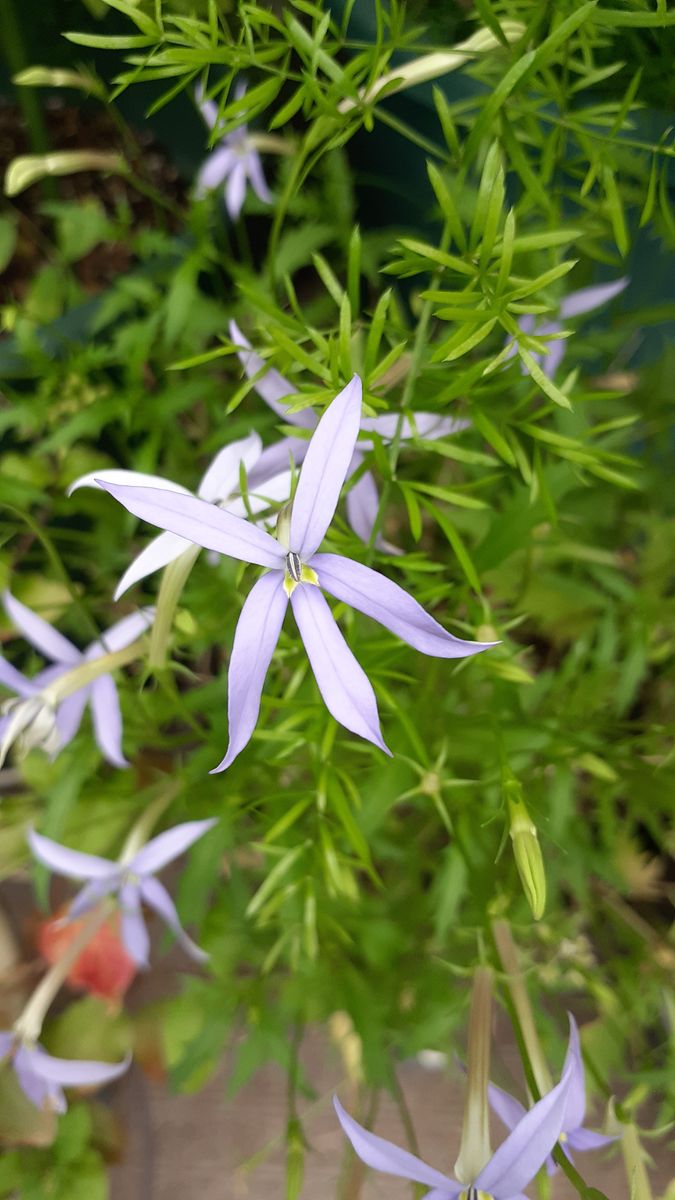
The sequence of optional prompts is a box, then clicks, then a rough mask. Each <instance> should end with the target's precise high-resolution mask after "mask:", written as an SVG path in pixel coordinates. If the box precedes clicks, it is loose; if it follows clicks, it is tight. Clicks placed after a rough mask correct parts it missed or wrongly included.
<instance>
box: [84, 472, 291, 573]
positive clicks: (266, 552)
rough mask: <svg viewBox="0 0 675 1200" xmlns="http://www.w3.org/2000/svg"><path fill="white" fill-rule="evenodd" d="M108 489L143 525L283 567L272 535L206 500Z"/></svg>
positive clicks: (280, 551) (111, 486)
mask: <svg viewBox="0 0 675 1200" xmlns="http://www.w3.org/2000/svg"><path fill="white" fill-rule="evenodd" d="M105 489H106V491H108V492H110V494H111V496H114V498H115V499H116V500H119V502H120V504H123V505H124V507H125V508H128V510H129V512H132V513H134V515H135V516H137V517H141V519H142V520H143V521H148V522H149V523H150V524H151V525H158V526H159V528H160V529H168V530H169V531H170V532H171V533H177V534H178V535H179V536H180V537H184V538H187V540H188V541H190V542H193V543H194V544H195V545H197V546H203V547H204V549H205V550H215V551H216V553H218V554H226V555H227V556H228V557H229V558H237V559H240V560H241V561H242V562H250V563H255V564H256V565H257V566H259V567H280V566H281V565H282V562H283V558H284V551H283V548H282V547H281V546H280V545H279V543H278V542H277V541H275V539H274V538H273V537H270V535H269V533H265V531H264V530H262V529H258V527H257V526H256V525H252V524H251V523H250V522H248V521H242V520H241V519H240V518H239V517H233V516H232V514H231V513H227V512H225V511H224V510H223V509H222V508H217V507H216V505H215V504H208V503H207V502H206V500H199V499H197V497H196V496H183V495H180V494H179V493H178V492H161V491H158V490H157V489H156V488H134V487H117V486H116V485H114V484H105Z"/></svg>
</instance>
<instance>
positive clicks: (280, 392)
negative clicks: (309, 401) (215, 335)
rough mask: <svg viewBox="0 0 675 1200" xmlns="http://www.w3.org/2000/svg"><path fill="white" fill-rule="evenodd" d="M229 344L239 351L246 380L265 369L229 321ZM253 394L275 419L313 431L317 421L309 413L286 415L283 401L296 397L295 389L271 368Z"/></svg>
mask: <svg viewBox="0 0 675 1200" xmlns="http://www.w3.org/2000/svg"><path fill="white" fill-rule="evenodd" d="M230 341H231V342H233V343H234V345H235V346H239V347H240V349H239V350H238V351H237V354H238V357H239V361H240V363H241V365H242V367H243V368H244V371H245V373H246V375H247V377H248V378H249V379H253V378H254V377H255V376H256V375H257V374H258V372H259V371H262V370H263V369H264V367H265V360H264V358H261V357H260V355H259V354H256V353H255V350H253V349H252V348H251V343H250V342H249V341H248V340H247V339H246V338H245V337H244V335H243V333H242V332H241V329H240V328H239V326H238V325H237V323H236V321H230ZM255 390H256V392H257V393H258V395H259V396H260V398H261V400H264V401H265V404H267V405H269V407H270V408H271V409H272V411H273V412H275V413H277V415H278V416H280V417H283V418H284V420H285V421H287V422H288V424H289V425H301V426H303V427H304V428H305V429H314V428H315V426H316V424H317V418H316V414H315V413H314V412H313V411H312V410H311V409H305V411H304V412H299V413H289V412H288V408H287V405H286V404H284V403H283V401H284V400H286V401H288V398H289V397H290V396H295V395H296V394H297V389H296V388H294V387H293V384H292V383H289V381H288V380H287V379H284V376H283V375H280V374H279V372H278V371H275V370H274V368H273V367H270V368H269V369H268V370H266V371H265V373H264V375H261V376H260V378H259V379H256V382H255Z"/></svg>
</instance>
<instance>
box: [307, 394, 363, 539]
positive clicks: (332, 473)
mask: <svg viewBox="0 0 675 1200" xmlns="http://www.w3.org/2000/svg"><path fill="white" fill-rule="evenodd" d="M361 391H362V389H361V380H360V379H359V377H358V375H355V376H354V378H353V379H352V380H351V382H350V383H348V384H347V386H346V387H345V388H343V389H342V391H341V392H340V394H339V395H338V396H336V397H335V399H334V400H333V402H332V404H329V406H328V408H327V409H326V411H325V413H324V414H323V416H322V417H321V420H320V421H319V423H318V425H317V427H316V429H315V430H314V433H313V435H312V438H311V441H310V443H309V448H308V450H307V453H306V455H305V461H304V462H303V464H302V470H301V471H300V478H299V480H298V486H297V489H296V492H295V498H294V500H293V511H292V513H291V549H292V550H294V551H295V552H296V553H297V554H299V555H300V556H301V558H303V559H305V560H307V559H308V558H309V557H310V556H311V555H312V554H314V552H315V551H316V550H318V548H319V546H320V545H321V542H322V541H323V538H324V534H325V532H326V530H327V529H328V526H329V525H330V523H331V521H332V519H333V514H334V512H335V509H336V508H337V503H338V500H339V499H340V492H341V490H342V485H343V483H344V481H345V477H346V475H347V471H348V470H349V465H350V463H351V460H352V455H353V453H354V449H355V447H356V439H357V437H358V433H359V423H360V420H361Z"/></svg>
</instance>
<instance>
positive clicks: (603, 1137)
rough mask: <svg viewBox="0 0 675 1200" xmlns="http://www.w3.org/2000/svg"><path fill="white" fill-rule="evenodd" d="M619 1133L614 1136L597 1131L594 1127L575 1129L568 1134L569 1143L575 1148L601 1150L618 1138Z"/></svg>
mask: <svg viewBox="0 0 675 1200" xmlns="http://www.w3.org/2000/svg"><path fill="white" fill-rule="evenodd" d="M617 1137H618V1135H616V1136H614V1137H612V1136H611V1135H610V1134H607V1133H595V1132H594V1131H593V1130H592V1129H573V1130H571V1131H570V1133H568V1135H567V1145H568V1146H571V1147H572V1149H573V1150H579V1151H584V1150H600V1149H601V1148H602V1147H603V1146H609V1145H611V1143H612V1142H615V1141H616V1140H617Z"/></svg>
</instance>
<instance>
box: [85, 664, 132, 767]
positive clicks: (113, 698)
mask: <svg viewBox="0 0 675 1200" xmlns="http://www.w3.org/2000/svg"><path fill="white" fill-rule="evenodd" d="M91 716H92V720H93V722H94V737H95V738H96V744H97V746H98V748H99V750H100V751H101V754H102V755H103V757H104V758H105V759H106V760H107V761H108V762H109V763H110V764H111V765H112V766H113V767H128V766H129V763H128V762H127V760H126V758H125V757H124V755H123V753H122V713H121V712H120V702H119V697H118V695H117V688H116V687H115V684H114V681H113V678H112V675H99V677H98V679H95V680H94V682H93V683H92V685H91Z"/></svg>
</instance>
